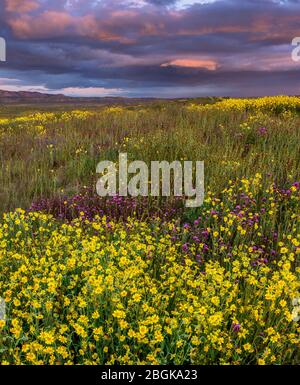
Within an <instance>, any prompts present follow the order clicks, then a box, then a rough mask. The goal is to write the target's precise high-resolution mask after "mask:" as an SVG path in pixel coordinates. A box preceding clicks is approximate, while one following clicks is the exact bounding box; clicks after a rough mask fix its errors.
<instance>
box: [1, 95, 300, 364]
mask: <svg viewBox="0 0 300 385" xmlns="http://www.w3.org/2000/svg"><path fill="white" fill-rule="evenodd" d="M120 152H127V153H128V156H129V158H130V160H143V161H145V162H146V163H150V162H151V161H152V160H167V161H169V162H171V161H173V160H181V161H184V160H191V161H196V160H203V161H204V162H205V200H204V204H203V205H202V206H201V207H199V208H197V209H190V208H186V207H185V205H184V201H183V200H182V199H179V198H176V197H170V198H153V197H149V198H147V197H140V198H130V197H120V196H115V197H109V198H100V197H99V196H97V194H96V191H95V186H96V180H97V175H96V165H97V163H98V162H99V161H101V160H112V161H114V162H116V161H117V160H118V154H119V153H120ZM0 157H1V169H0V170H1V172H0V211H1V221H0V297H1V298H3V300H4V301H5V308H6V314H5V317H3V319H1V320H0V362H1V363H2V364H30V365H32V364H33V365H39V364H51V365H65V364H84V365H88V364H201V365H202V364H216V365H225V364H234V365H241V364H246V365H250V364H251V365H256V364H259V365H263V364H274V365H275V364H277V365H278V364H300V349H299V348H300V324H299V320H300V199H299V198H300V183H299V181H300V98H297V97H286V96H280V97H268V98H261V99H219V100H214V99H212V100H210V101H207V103H203V102H201V101H199V100H197V99H196V100H193V101H190V100H178V101H169V102H159V103H158V102H153V103H150V104H147V105H137V106H130V107H126V106H113V107H98V108H96V107H95V108H87V107H86V108H82V109H77V110H68V111H61V110H55V109H51V110H50V109H49V111H40V112H35V113H32V112H31V111H26V109H23V110H22V113H18V112H17V111H12V110H10V109H9V108H8V107H1V108H0Z"/></svg>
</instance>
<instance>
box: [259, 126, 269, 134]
mask: <svg viewBox="0 0 300 385" xmlns="http://www.w3.org/2000/svg"><path fill="white" fill-rule="evenodd" d="M258 133H259V134H260V135H265V134H267V133H268V130H267V129H266V127H259V129H258Z"/></svg>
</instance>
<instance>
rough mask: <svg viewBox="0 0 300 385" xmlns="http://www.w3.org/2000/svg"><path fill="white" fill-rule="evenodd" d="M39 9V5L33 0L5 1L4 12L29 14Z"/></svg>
mask: <svg viewBox="0 0 300 385" xmlns="http://www.w3.org/2000/svg"><path fill="white" fill-rule="evenodd" d="M39 7H40V5H39V3H38V2H37V1H34V0H26V1H24V0H5V10H6V11H7V12H18V13H23V12H31V11H34V10H35V9H37V8H39Z"/></svg>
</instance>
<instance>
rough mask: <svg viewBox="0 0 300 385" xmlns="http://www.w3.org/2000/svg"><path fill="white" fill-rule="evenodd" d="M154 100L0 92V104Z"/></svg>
mask: <svg viewBox="0 0 300 385" xmlns="http://www.w3.org/2000/svg"><path fill="white" fill-rule="evenodd" d="M153 100H156V99H154V98H123V97H97V98H82V97H70V96H65V95H62V94H57V95H52V94H44V93H41V92H27V91H5V90H0V104H43V103H50V104H54V103H59V104H62V103H65V104H77V103H78V104H85V103H87V104H89V103H92V104H98V103H99V104H136V103H140V102H146V101H153Z"/></svg>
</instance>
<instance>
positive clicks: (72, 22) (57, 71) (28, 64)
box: [0, 0, 300, 97]
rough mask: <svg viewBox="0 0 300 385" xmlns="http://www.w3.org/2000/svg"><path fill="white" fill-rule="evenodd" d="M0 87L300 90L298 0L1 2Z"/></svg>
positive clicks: (91, 92)
mask: <svg viewBox="0 0 300 385" xmlns="http://www.w3.org/2000/svg"><path fill="white" fill-rule="evenodd" d="M0 36H2V37H4V38H5V39H6V43H7V61H6V62H0V89H6V90H33V91H41V92H52V93H65V94H67V95H74V96H75V95H78V96H107V95H113V96H128V97H133V96H153V97H155V96H158V97H188V96H191V97H194V96H204V95H223V96H257V95H274V94H300V61H299V62H295V61H293V60H292V58H291V52H292V49H293V47H292V45H291V42H292V39H293V38H294V37H296V36H300V0H285V1H284V0H281V1H280V0H220V1H214V0H202V1H201V0H198V1H194V0H177V1H176V0H66V1H64V0H0Z"/></svg>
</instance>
